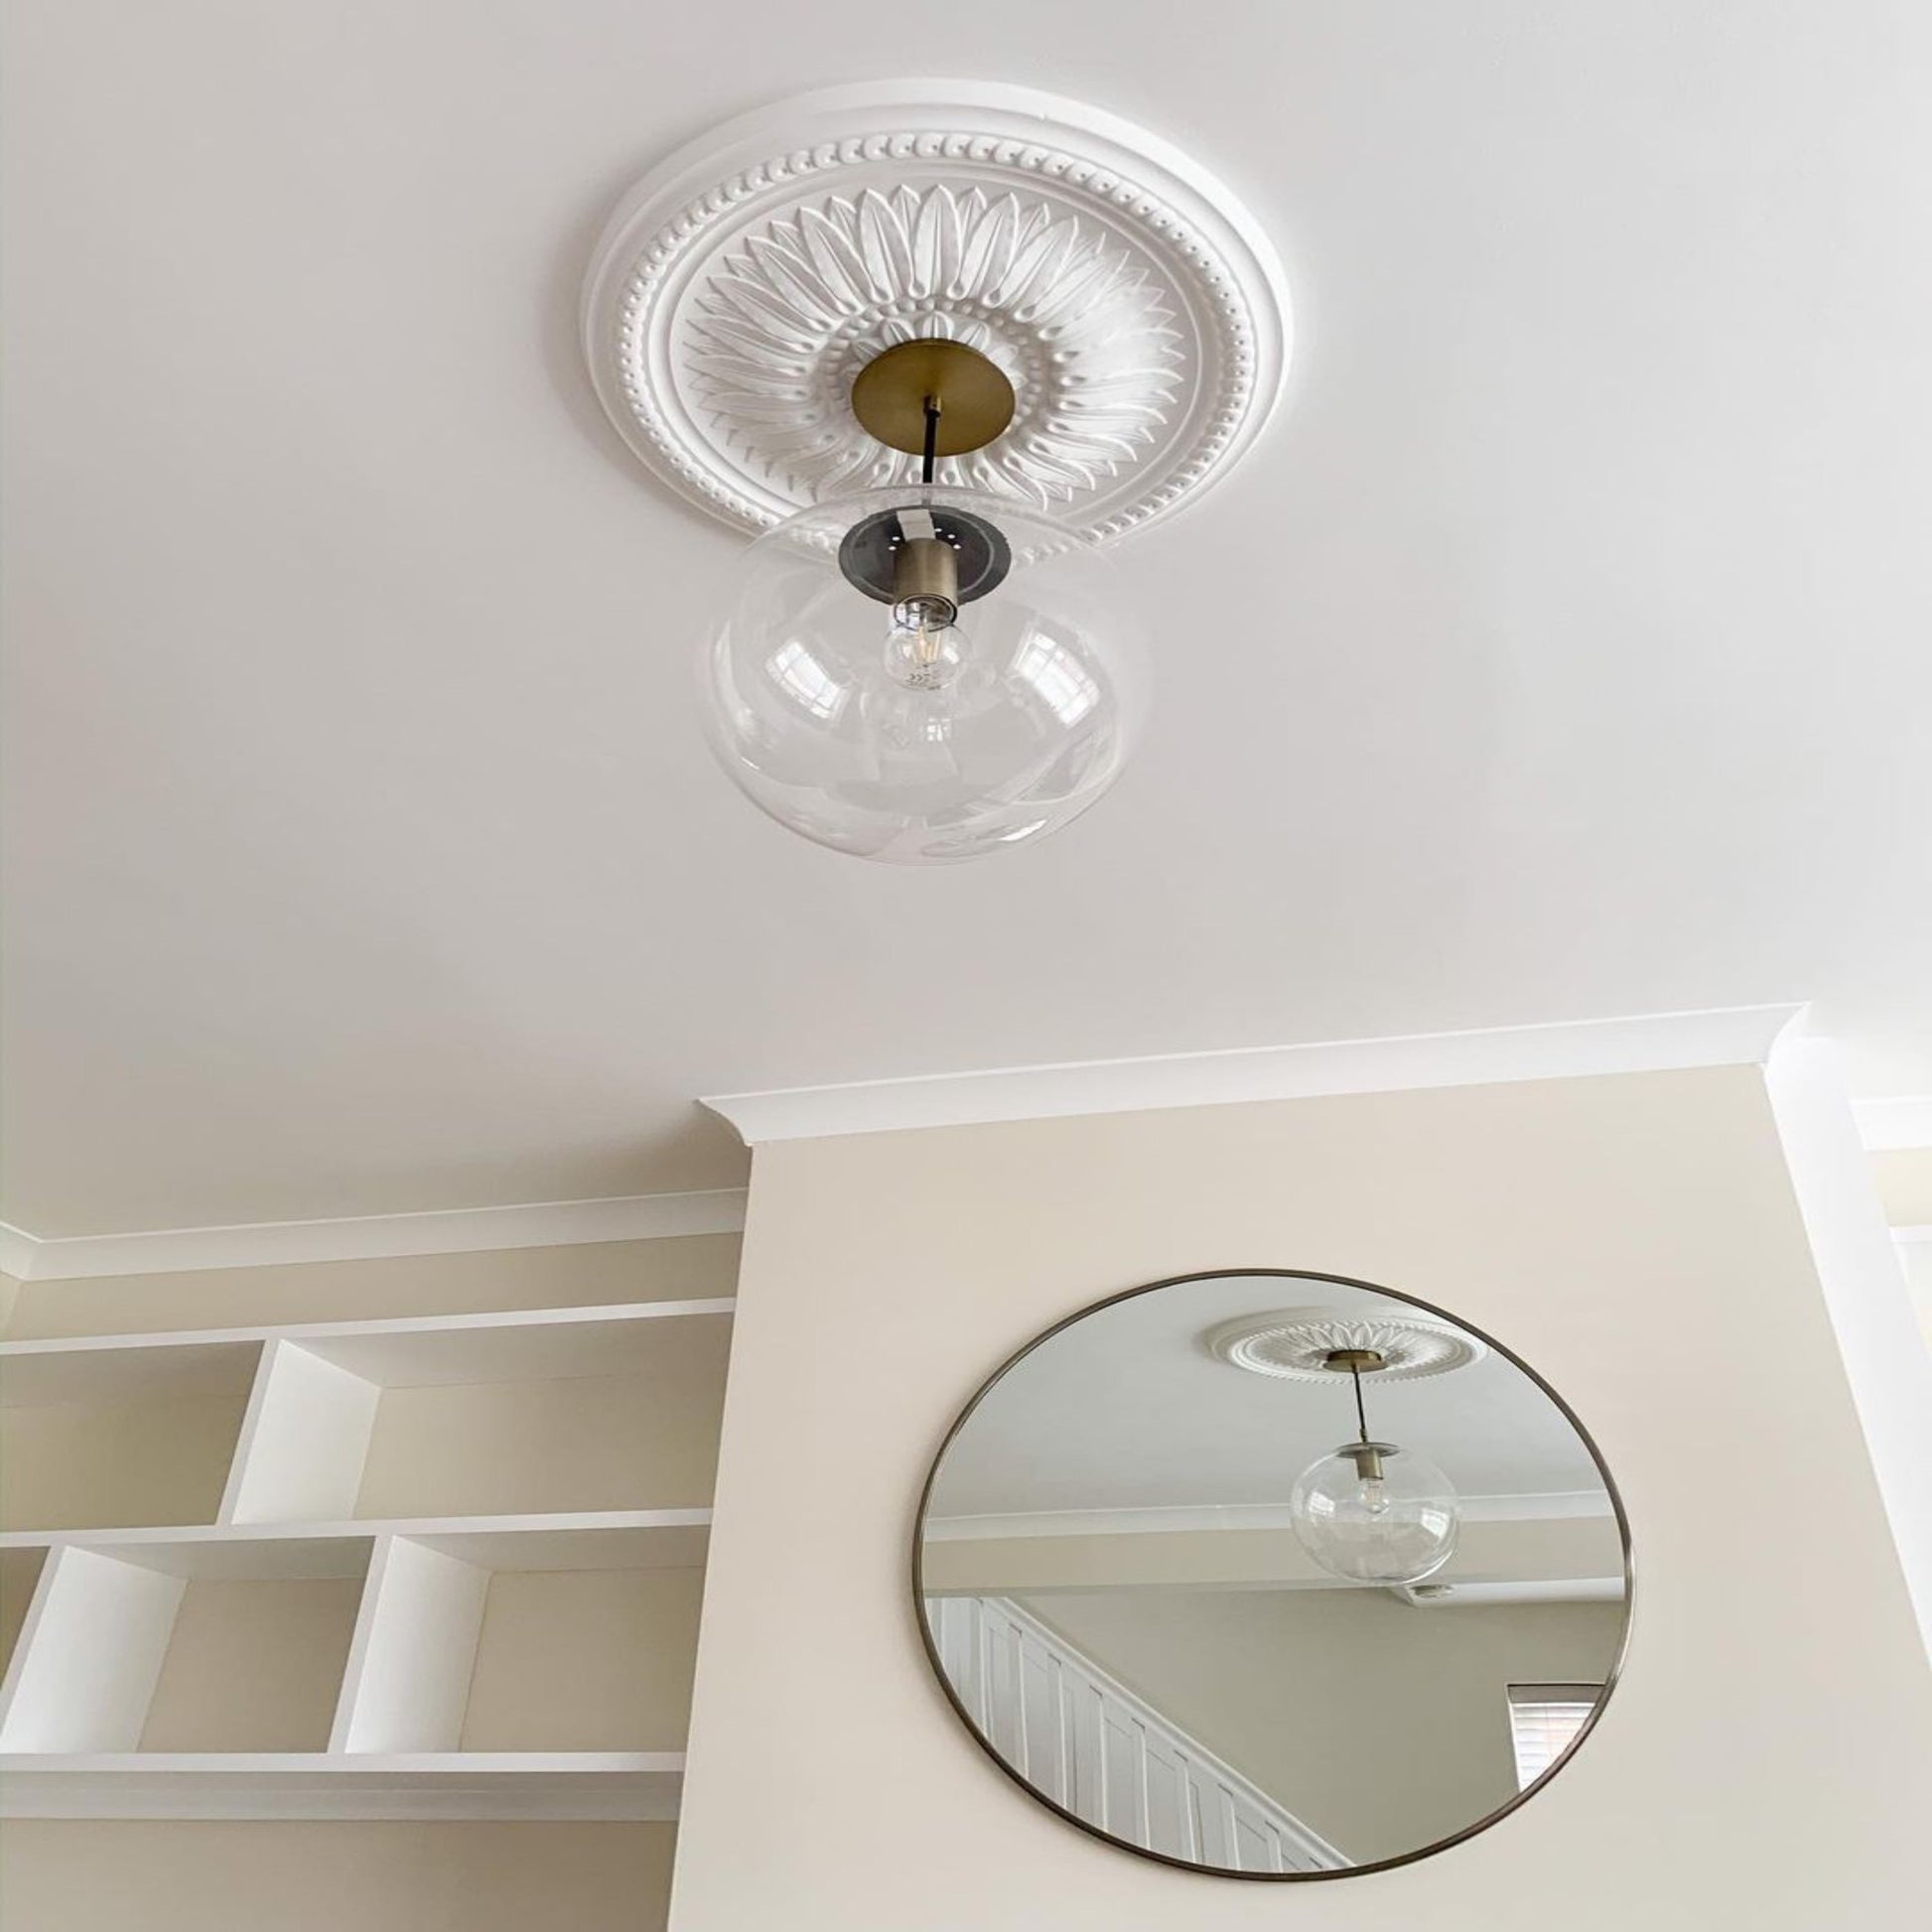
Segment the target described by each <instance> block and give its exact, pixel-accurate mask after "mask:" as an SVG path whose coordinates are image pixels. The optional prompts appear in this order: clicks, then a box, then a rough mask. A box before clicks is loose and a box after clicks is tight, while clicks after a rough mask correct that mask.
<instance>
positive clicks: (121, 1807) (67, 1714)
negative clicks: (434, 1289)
mask: <svg viewBox="0 0 1932 1932" xmlns="http://www.w3.org/2000/svg"><path fill="white" fill-rule="evenodd" d="M733 1306H734V1305H733V1303H732V1302H731V1300H730V1299H729V1298H718V1299H710V1300H704V1301H685V1302H651V1303H632V1304H624V1305H621V1306H615V1307H613V1306H598V1307H594V1308H586V1309H548V1310H534V1311H512V1312H499V1313H488V1314H473V1315H435V1316H428V1317H424V1318H421V1319H413V1318H391V1319H383V1320H374V1321H344V1322H310V1323H302V1324H285V1325H280V1326H265V1327H257V1328H224V1329H202V1330H186V1331H170V1332H164V1333H157V1334H151V1335H106V1336H83V1337H77V1338H74V1339H70V1340H55V1341H25V1342H7V1343H0V1428H4V1430H5V1432H6V1440H5V1445H4V1447H5V1449H6V1455H5V1466H4V1470H0V1476H3V1477H4V1481H3V1482H0V1522H4V1524H5V1528H4V1529H0V1610H4V1615H0V1652H4V1651H6V1650H10V1652H11V1656H10V1661H8V1662H7V1665H6V1675H5V1680H4V1684H0V1813H4V1814H6V1815H11V1816H16V1817H19V1816H30V1817H131V1818H164V1817H191V1818H213V1817H222V1818H457V1817H462V1818H490V1819H497V1818H500V1819H509V1818H585V1819H598V1818H670V1817H674V1816H675V1815H676V1803H677V1790H678V1782H679V1778H680V1775H681V1770H682V1763H683V1759H682V1755H681V1748H680V1747H681V1745H682V1742H683V1734H684V1728H685V1724H686V1719H687V1715H688V1698H689V1679H690V1670H691V1664H692V1660H693V1656H694V1653H695V1646H696V1626H697V1613H698V1602H699V1594H700V1590H701V1587H702V1566H703V1563H704V1559H705V1551H706V1544H707V1539H708V1535H709V1526H710V1522H711V1510H710V1494H711V1483H712V1476H713V1472H714V1469H715V1462H716V1446H717V1428H718V1420H719V1413H720V1408H721V1404H722V1399H723V1384H724V1367H725V1351H726V1347H727V1345H728V1336H729V1322H728V1321H727V1320H723V1319H720V1317H728V1316H729V1315H730V1314H731V1312H732V1311H733Z"/></svg>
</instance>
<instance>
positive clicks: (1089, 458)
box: [584, 80, 1289, 539]
mask: <svg viewBox="0 0 1932 1932" xmlns="http://www.w3.org/2000/svg"><path fill="white" fill-rule="evenodd" d="M584 332H585V345H586V350H587V353H588V355H589V359H590V365H591V371H592V375H593V377H594V379H595V381H596V384H597V390H598V394H599V396H600V397H601V398H602V400H603V403H604V406H605V408H606V409H607V410H608V411H609V412H610V415H611V419H612V421H613V422H614V423H615V424H616V425H617V427H618V429H619V431H620V433H621V435H622V436H623V438H624V440H625V442H626V443H628V444H629V446H630V448H631V449H632V450H633V451H634V452H635V453H636V454H637V456H638V457H639V458H641V459H642V461H643V462H644V463H645V464H646V465H647V466H648V467H649V469H651V470H652V471H653V472H654V473H655V474H656V475H657V476H658V477H659V478H661V479H662V480H663V481H664V482H666V483H670V484H671V485H672V486H673V487H674V488H676V489H678V490H680V491H681V492H682V493H683V494H684V495H686V496H688V497H689V498H690V499H691V500H692V501H694V502H696V503H698V504H700V505H701V506H702V507H704V508H705V509H708V510H710V511H712V512H713V513H714V514H716V515H718V516H721V517H723V518H725V519H726V520H728V521H730V522H732V523H735V524H738V525H740V526H742V527H745V528H749V529H763V528H765V527H768V526H769V525H771V524H773V523H775V522H777V521H779V520H780V519H781V518H783V517H786V516H788V515H790V514H791V513H792V512H794V511H795V510H797V509H799V508H801V507H803V506H805V505H806V504H809V503H812V502H815V501H817V500H819V499H820V498H822V497H825V496H828V495H831V494H835V493H838V492H843V491H850V490H855V489H862V488H869V487H876V486H883V485H887V484H893V483H905V482H910V481H913V480H914V479H916V477H917V476H918V459H917V457H915V456H913V455H910V454H907V453H904V452H900V451H897V450H892V449H887V448H883V447H882V446H881V445H880V444H879V443H878V442H876V441H874V439H873V438H872V437H870V436H868V435H867V434H866V432H865V430H864V429H863V428H862V427H861V425H860V424H859V422H858V421H857V420H856V418H855V417H854V414H853V406H852V388H853V383H854V381H855V380H856V378H857V377H858V375H859V373H860V371H861V370H863V369H865V368H866V367H867V365H868V364H870V363H872V362H873V361H874V360H875V358H877V357H878V356H879V355H880V354H881V353H882V352H883V351H885V350H887V349H889V348H891V347H893V346H895V345H897V344H900V343H905V342H912V341H916V340H920V339H926V338H940V339H947V340H951V341H956V342H959V343H962V344H964V345H967V346H969V347H971V348H974V349H977V350H979V351H980V352H981V353H982V354H984V355H985V356H987V357H988V358H989V359H990V360H991V361H992V362H994V363H995V364H996V365H997V366H998V367H999V369H1000V370H1001V371H1003V372H1004V374H1005V375H1006V376H1007V378H1008V379H1009V380H1010V381H1011V383H1012V385H1013V388H1014V391H1015V398H1016V404H1015V412H1014V416H1013V421H1012V424H1011V426H1010V427H1009V428H1008V429H1007V431H1006V433H1005V434H1004V435H1001V436H1000V437H998V438H997V440H995V441H994V442H992V443H990V444H988V445H987V446H986V447H984V448H982V449H978V450H973V451H969V452H967V453H965V454H962V455H958V456H951V457H942V458H941V459H940V463H939V467H938V470H937V479H938V481H939V482H940V483H950V484H954V485H957V486H962V487H966V488H970V489H974V490H978V491H983V492H985V493H986V494H987V495H988V496H991V497H995V498H999V499H1004V500H1007V501H1011V502H1015V503H1018V504H1025V505H1030V506H1032V507H1034V508H1035V509H1039V510H1045V511H1049V512H1051V513H1052V514H1053V515H1055V516H1056V517H1057V518H1058V519H1060V520H1061V521H1062V522H1064V523H1068V524H1070V525H1072V526H1073V527H1074V528H1076V529H1078V530H1081V531H1083V532H1085V533H1086V534H1087V535H1089V536H1092V537H1096V538H1103V539H1104V538H1108V537H1114V536H1118V535H1120V534H1121V533H1123V532H1124V531H1127V530H1130V529H1133V528H1135V527H1137V526H1139V525H1141V524H1144V523H1148V522H1151V521H1152V520H1154V519H1155V518H1157V517H1160V516H1164V515H1167V514H1169V513H1170V512H1171V511H1173V509H1175V508H1177V507H1178V506H1179V505H1180V504H1181V503H1182V502H1184V501H1186V500H1188V499H1189V498H1190V497H1191V496H1193V495H1194V494H1195V493H1196V492H1198V491H1199V490H1200V489H1202V488H1203V487H1205V486H1206V485H1207V484H1208V483H1210V482H1212V481H1213V480H1214V479H1215V478H1217V477H1219V476H1220V475H1222V474H1223V473H1224V472H1225V471H1226V469H1227V468H1228V466H1229V465H1230V464H1231V463H1233V462H1234V461H1235V459H1237V458H1238V457H1239V456H1240V455H1241V454H1242V452H1243V451H1244V450H1246V448H1247V447H1248V445H1249V444H1250V443H1251V442H1252V441H1253V440H1254V438H1255V437H1256V435H1258V434H1259V432H1260V430H1261V429H1262V426H1263V425H1264V423H1265V422H1266V421H1267V419H1268V416H1269V413H1270V412H1271V410H1272V409H1273V407H1274V405H1275V402H1276V400H1277V397H1278V396H1279V393H1280V390H1281V386H1282V379H1283V375H1284V373H1285V370H1286V367H1287V360H1288V350H1289V320H1288V299H1287V292H1286V289H1285V287H1284V285H1283V281H1282V276H1281V270H1280V267H1279V265H1278V263H1277V262H1276V260H1275V257H1274V253H1273V250H1272V249H1271V248H1270V246H1269V244H1268V242H1267V240H1266V238H1265V237H1264V236H1263V234H1262V232H1261V230H1260V229H1259V227H1258V226H1257V224H1256V223H1255V222H1254V221H1253V220H1252V218H1251V217H1250V216H1249V215H1248V214H1247V213H1246V211H1245V210H1244V209H1243V208H1242V207H1241V206H1240V205H1239V204H1238V203H1237V202H1236V201H1235V200H1234V198H1233V197H1232V196H1231V195H1229V193H1228V192H1227V190H1226V189H1224V188H1223V187H1221V186H1220V184H1219V183H1217V182H1216V181H1215V180H1214V179H1213V178H1212V177H1211V176H1209V175H1208V174H1206V173H1205V172H1204V171H1203V170H1202V169H1200V168H1199V167H1198V166H1196V165H1195V164H1194V163H1193V162H1192V161H1190V160H1189V159H1187V157H1185V156H1184V155H1182V154H1180V153H1179V152H1178V151H1177V150H1175V149H1173V148H1172V147H1171V146H1169V145H1168V144H1167V143H1166V142H1164V141H1162V140H1160V139H1158V138H1157V137H1156V136H1154V135H1151V134H1148V133H1146V132H1145V131H1143V130H1142V129H1140V128H1137V127H1134V126H1132V125H1131V124H1130V123H1128V122H1126V121H1122V120H1120V119H1118V118H1117V117H1116V116H1114V115H1112V114H1107V113H1103V112H1101V111H1100V110H1098V109H1095V108H1091V107H1087V106H1084V105H1082V104H1081V103H1079V102H1076V101H1071V100H1066V99H1062V98H1059V97H1058V96H1055V95H1050V94H1043V93H1037V92H1035V91H1034V90H1032V89H1030V88H1025V87H1015V86H1009V85H1006V84H1003V83H988V82H983V81H933V80H906V81H897V82H888V83H878V84H868V85H863V86H851V87H839V88H832V89H829V90H825V91H822V92H816V93H810V94H805V95H801V96H799V97H797V98H795V99H792V100H788V101H783V102H780V103H777V104H775V105H773V106H770V107H766V108H762V109H760V110H759V111H757V112H755V113H752V114H749V115H746V116H744V117H742V118H740V119H738V120H735V121H732V122H729V123H727V124H726V125H725V126H723V127H721V128H718V129H716V130H714V131H713V132H712V133H710V134H707V135H705V136H703V137H701V138H700V139H699V140H697V141H695V142H693V143H691V144H690V145H689V146H687V147H685V148H683V149H681V150H679V151H678V152H677V153H676V154H674V155H672V156H670V157H669V158H668V159H667V160H665V161H664V162H663V163H661V164H660V165H659V166H658V167H657V168H655V169H653V170H652V171H651V173H650V174H649V175H648V176H646V177H645V179H644V180H643V181H642V182H640V183H639V184H638V186H637V187H636V188H635V189H634V190H633V191H632V192H631V194H630V195H629V196H628V197H627V198H626V199H625V201H624V202H623V204H622V206H621V207H620V208H619V209H618V211H617V213H616V215H615V216H614V217H613V218H612V220H611V222H610V224H609V226H608V227H607V228H606V230H605V233H604V235H603V238H602V239H601V240H600V242H599V243H598V247H597V250H596V254H595V257H594V260H593V264H592V269H591V274H590V279H589V282H588V284H587V287H586V291H585V303H584Z"/></svg>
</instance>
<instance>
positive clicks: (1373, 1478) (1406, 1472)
mask: <svg viewBox="0 0 1932 1932" xmlns="http://www.w3.org/2000/svg"><path fill="white" fill-rule="evenodd" d="M1289 1519H1290V1521H1291V1522H1292V1523H1293V1524H1294V1526H1295V1534H1296V1536H1297V1537H1298V1538H1299V1539H1300V1540H1301V1543H1302V1547H1303V1548H1304V1549H1305V1550H1307V1551H1308V1553H1309V1555H1310V1556H1311V1557H1312V1558H1313V1559H1314V1560H1315V1562H1316V1563H1318V1564H1319V1565H1320V1566H1321V1567H1322V1569H1323V1570H1325V1571H1327V1572H1328V1574H1329V1575H1330V1576H1333V1577H1341V1578H1344V1579H1345V1580H1346V1581H1347V1582H1349V1583H1355V1584H1384V1585H1388V1584H1414V1583H1420V1582H1421V1581H1422V1579H1423V1578H1425V1577H1432V1576H1434V1575H1435V1574H1436V1572H1437V1571H1439V1570H1440V1569H1442V1567H1443V1566H1444V1565H1445V1564H1446V1563H1448V1562H1449V1558H1450V1557H1451V1556H1453V1555H1454V1554H1455V1537H1456V1531H1457V1528H1458V1516H1457V1508H1456V1497H1455V1488H1454V1485H1453V1484H1452V1483H1451V1482H1450V1481H1449V1477H1448V1476H1446V1475H1445V1474H1444V1473H1443V1472H1442V1470H1441V1469H1439V1468H1437V1466H1436V1465H1435V1463H1433V1462H1431V1461H1430V1460H1429V1458H1428V1457H1427V1456H1424V1455H1419V1454H1417V1453H1416V1451H1415V1450H1413V1449H1399V1448H1398V1447H1397V1446H1396V1445H1395V1444H1393V1443H1344V1444H1343V1445H1342V1447H1341V1448H1340V1449H1336V1450H1335V1451H1334V1453H1333V1454H1332V1455H1324V1456H1322V1457H1321V1458H1320V1460H1319V1461H1317V1462H1312V1463H1311V1464H1310V1465H1309V1467H1308V1468H1306V1469H1304V1470H1303V1471H1302V1474H1301V1475H1300V1477H1299V1478H1298V1479H1297V1481H1296V1484H1295V1487H1294V1489H1293V1491H1292V1492H1291V1493H1290V1496H1289Z"/></svg>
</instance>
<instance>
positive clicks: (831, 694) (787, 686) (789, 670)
mask: <svg viewBox="0 0 1932 1932" xmlns="http://www.w3.org/2000/svg"><path fill="white" fill-rule="evenodd" d="M766 668H767V669H768V670H769V671H770V674H771V681H772V682H773V683H774V684H775V685H777V686H778V688H779V689H780V690H781V691H783V692H784V694H785V696H786V697H788V698H790V699H791V700H792V702H793V703H794V704H796V705H798V706H800V707H801V708H802V709H803V710H805V711H809V712H810V713H811V715H812V716H813V717H814V718H835V717H837V716H838V714H839V712H840V710H841V709H842V708H843V706H844V704H845V686H844V685H842V684H841V683H840V682H839V681H838V679H837V678H835V677H834V676H833V675H832V674H831V672H830V671H828V670H827V669H826V668H825V666H824V665H823V664H821V663H820V662H819V661H818V659H817V658H816V657H814V656H813V655H812V654H811V652H810V651H808V650H807V649H806V648H805V646H804V645H803V644H801V643H799V642H798V640H797V639H796V638H795V637H794V638H791V639H789V640H788V641H786V642H785V643H782V644H780V645H779V646H778V648H777V649H776V650H774V651H773V652H772V653H771V656H770V659H769V662H768V664H767V666H766Z"/></svg>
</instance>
